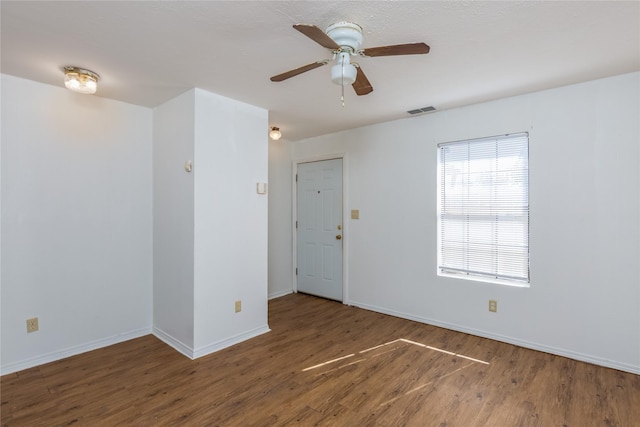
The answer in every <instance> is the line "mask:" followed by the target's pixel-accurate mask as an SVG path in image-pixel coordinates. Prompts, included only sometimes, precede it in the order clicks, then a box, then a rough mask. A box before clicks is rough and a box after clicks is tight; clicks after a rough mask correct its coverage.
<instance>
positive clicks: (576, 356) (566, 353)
mask: <svg viewBox="0 0 640 427" xmlns="http://www.w3.org/2000/svg"><path fill="white" fill-rule="evenodd" d="M350 305H353V306H355V307H360V308H363V309H365V310H370V311H375V312H377V313H383V314H388V315H390V316H394V317H399V318H402V319H408V320H413V321H416V322H420V323H426V324H428V325H433V326H438V327H440V328H445V329H450V330H453V331H457V332H464V333H466V334H471V335H475V336H478V337H482V338H488V339H492V340H495V341H500V342H504V343H507V344H513V345H517V346H518V347H524V348H528V349H531V350H537V351H542V352H544V353H550V354H554V355H557V356H563V357H567V358H569V359H573V360H578V361H580V362H587V363H592V364H594V365H599V366H604V367H606V368H612V369H617V370H620V371H625V372H630V373H632V374H637V375H640V366H636V365H630V364H628V363H622V362H616V361H615V360H608V359H602V358H600V357H596V356H592V355H589V354H583V353H576V352H574V351H571V350H566V349H563V348H558V347H551V346H547V345H543V344H539V343H534V342H530V341H525V340H520V339H517V338H512V337H507V336H504V335H498V334H493V333H490V332H486V331H482V330H478V329H473V328H467V327H464V326H460V325H456V324H452V323H446V322H440V321H438V320H434V319H430V318H426V317H420V316H414V315H411V314H407V313H402V312H399V311H395V310H389V309H386V308H382V307H377V306H373V305H369V304H365V303H361V302H358V301H352V303H351V304H350ZM400 338H401V337H400Z"/></svg>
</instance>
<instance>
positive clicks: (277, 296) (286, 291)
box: [268, 289, 293, 300]
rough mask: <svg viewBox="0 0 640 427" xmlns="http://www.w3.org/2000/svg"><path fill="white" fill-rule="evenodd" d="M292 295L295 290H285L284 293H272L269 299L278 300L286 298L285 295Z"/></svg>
mask: <svg viewBox="0 0 640 427" xmlns="http://www.w3.org/2000/svg"><path fill="white" fill-rule="evenodd" d="M292 293H293V290H292V289H287V290H284V291H278V292H274V293H271V294H269V297H268V298H269V299H270V300H271V299H276V298H280V297H283V296H285V295H290V294H292Z"/></svg>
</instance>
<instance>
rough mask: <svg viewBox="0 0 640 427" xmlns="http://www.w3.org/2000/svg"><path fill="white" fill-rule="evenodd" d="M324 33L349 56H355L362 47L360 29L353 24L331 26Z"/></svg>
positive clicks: (342, 23) (340, 23) (339, 23)
mask: <svg viewBox="0 0 640 427" xmlns="http://www.w3.org/2000/svg"><path fill="white" fill-rule="evenodd" d="M326 33H327V35H328V36H329V37H331V39H332V40H333V41H334V42H336V44H337V45H338V46H340V47H341V48H342V49H343V50H345V51H349V53H351V54H355V53H356V52H357V51H358V49H360V46H361V45H362V27H360V25H358V24H354V23H353V22H337V23H335V24H331V25H329V27H327V31H326Z"/></svg>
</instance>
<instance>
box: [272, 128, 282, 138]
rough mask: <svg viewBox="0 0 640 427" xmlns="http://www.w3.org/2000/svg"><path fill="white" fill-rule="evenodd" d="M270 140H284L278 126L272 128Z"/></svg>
mask: <svg viewBox="0 0 640 427" xmlns="http://www.w3.org/2000/svg"><path fill="white" fill-rule="evenodd" d="M269 138H271V139H273V140H274V141H277V140H279V139H280V138H282V132H280V128H279V127H276V126H272V127H271V130H270V131H269Z"/></svg>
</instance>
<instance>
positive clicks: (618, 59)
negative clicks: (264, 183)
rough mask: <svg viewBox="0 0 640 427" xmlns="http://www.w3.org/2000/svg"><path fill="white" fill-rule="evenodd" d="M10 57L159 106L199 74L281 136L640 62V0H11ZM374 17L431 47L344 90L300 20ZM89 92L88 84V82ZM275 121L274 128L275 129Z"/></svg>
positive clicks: (26, 69)
mask: <svg viewBox="0 0 640 427" xmlns="http://www.w3.org/2000/svg"><path fill="white" fill-rule="evenodd" d="M0 7H1V9H0V10H1V27H0V29H1V36H2V40H1V43H2V44H1V48H2V56H1V71H2V72H3V73H5V74H10V75H14V76H18V77H23V78H27V79H31V80H35V81H39V82H43V83H49V84H54V85H62V79H63V74H62V71H61V68H62V67H63V66H65V65H75V66H80V67H84V68H88V69H91V70H93V71H96V72H97V73H99V74H100V75H101V81H100V86H99V89H98V94H97V95H98V96H102V97H106V98H112V99H117V100H121V101H124V102H128V103H132V104H138V105H143V106H147V107H154V106H157V105H159V104H161V103H162V102H164V101H166V100H168V99H171V98H172V97H174V96H176V95H178V94H180V93H182V92H184V91H186V90H188V89H190V88H192V87H199V88H202V89H205V90H208V91H211V92H215V93H218V94H221V95H223V96H227V97H229V98H233V99H236V100H240V101H243V102H246V103H249V104H253V105H257V106H259V107H263V108H265V109H268V110H269V111H270V113H269V122H270V125H275V126H280V128H281V130H282V132H283V135H284V138H286V139H289V140H299V139H302V138H307V137H311V136H316V135H321V134H325V133H330V132H335V131H338V130H343V129H349V128H354V127H359V126H363V125H367V124H372V123H377V122H382V121H387V120H393V119H398V118H403V117H409V115H408V114H407V113H406V111H407V110H410V109H414V108H419V107H425V106H430V105H432V106H434V107H436V108H437V109H438V110H444V109H449V108H453V107H458V106H462V105H468V104H473V103H477V102H481V101H486V100H490V99H496V98H502V97H505V96H511V95H518V94H522V93H527V92H532V91H536V90H541V89H546V88H552V87H557V86H562V85H566V84H571V83H577V82H581V81H586V80H592V79H595V78H601V77H606V76H611V75H616V74H623V73H627V72H632V71H637V70H640V2H638V1H629V2H623V1H603V2H596V1H568V2H560V1H547V2H539V1H524V2H516V1H505V2H497V1H489V2H483V1H198V2H196V1H69V2H60V1H44V2H35V1H7V0H3V1H2V2H0ZM338 21H352V22H356V23H358V24H359V25H360V26H362V27H363V29H364V31H363V34H364V43H363V48H368V47H374V46H381V45H390V44H400V43H409V42H420V41H424V42H426V43H427V44H428V45H430V46H431V52H430V53H429V54H428V55H412V56H391V57H377V58H362V59H360V60H359V61H358V62H359V63H360V64H361V65H362V67H363V70H364V71H365V72H366V75H367V77H368V78H369V80H370V81H371V83H372V85H373V87H374V91H373V93H371V94H369V95H366V96H361V97H358V96H356V95H355V93H354V92H353V90H352V88H350V87H348V88H346V89H347V90H346V91H345V103H346V105H345V106H344V107H342V106H341V104H340V87H339V86H336V85H334V84H332V83H331V81H330V79H329V72H330V66H324V67H321V68H318V69H316V70H312V71H309V72H307V73H304V74H301V75H299V76H296V77H294V78H291V79H289V80H286V81H284V82H280V83H273V82H271V81H270V80H269V77H270V76H272V75H275V74H279V73H281V72H284V71H287V70H290V69H293V68H297V67H299V66H302V65H305V64H309V63H311V62H314V61H316V60H319V59H324V58H328V57H330V52H329V51H328V50H326V49H324V48H322V47H321V46H319V45H317V44H316V43H314V42H313V41H312V40H310V39H308V38H307V37H305V36H304V35H302V34H301V33H299V32H297V31H295V30H294V29H293V28H292V27H291V26H292V25H293V24H297V23H304V24H313V25H317V26H318V27H320V28H322V29H324V28H326V27H327V26H328V25H330V24H332V23H334V22H338ZM79 96H80V95H79ZM265 132H266V130H265Z"/></svg>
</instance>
